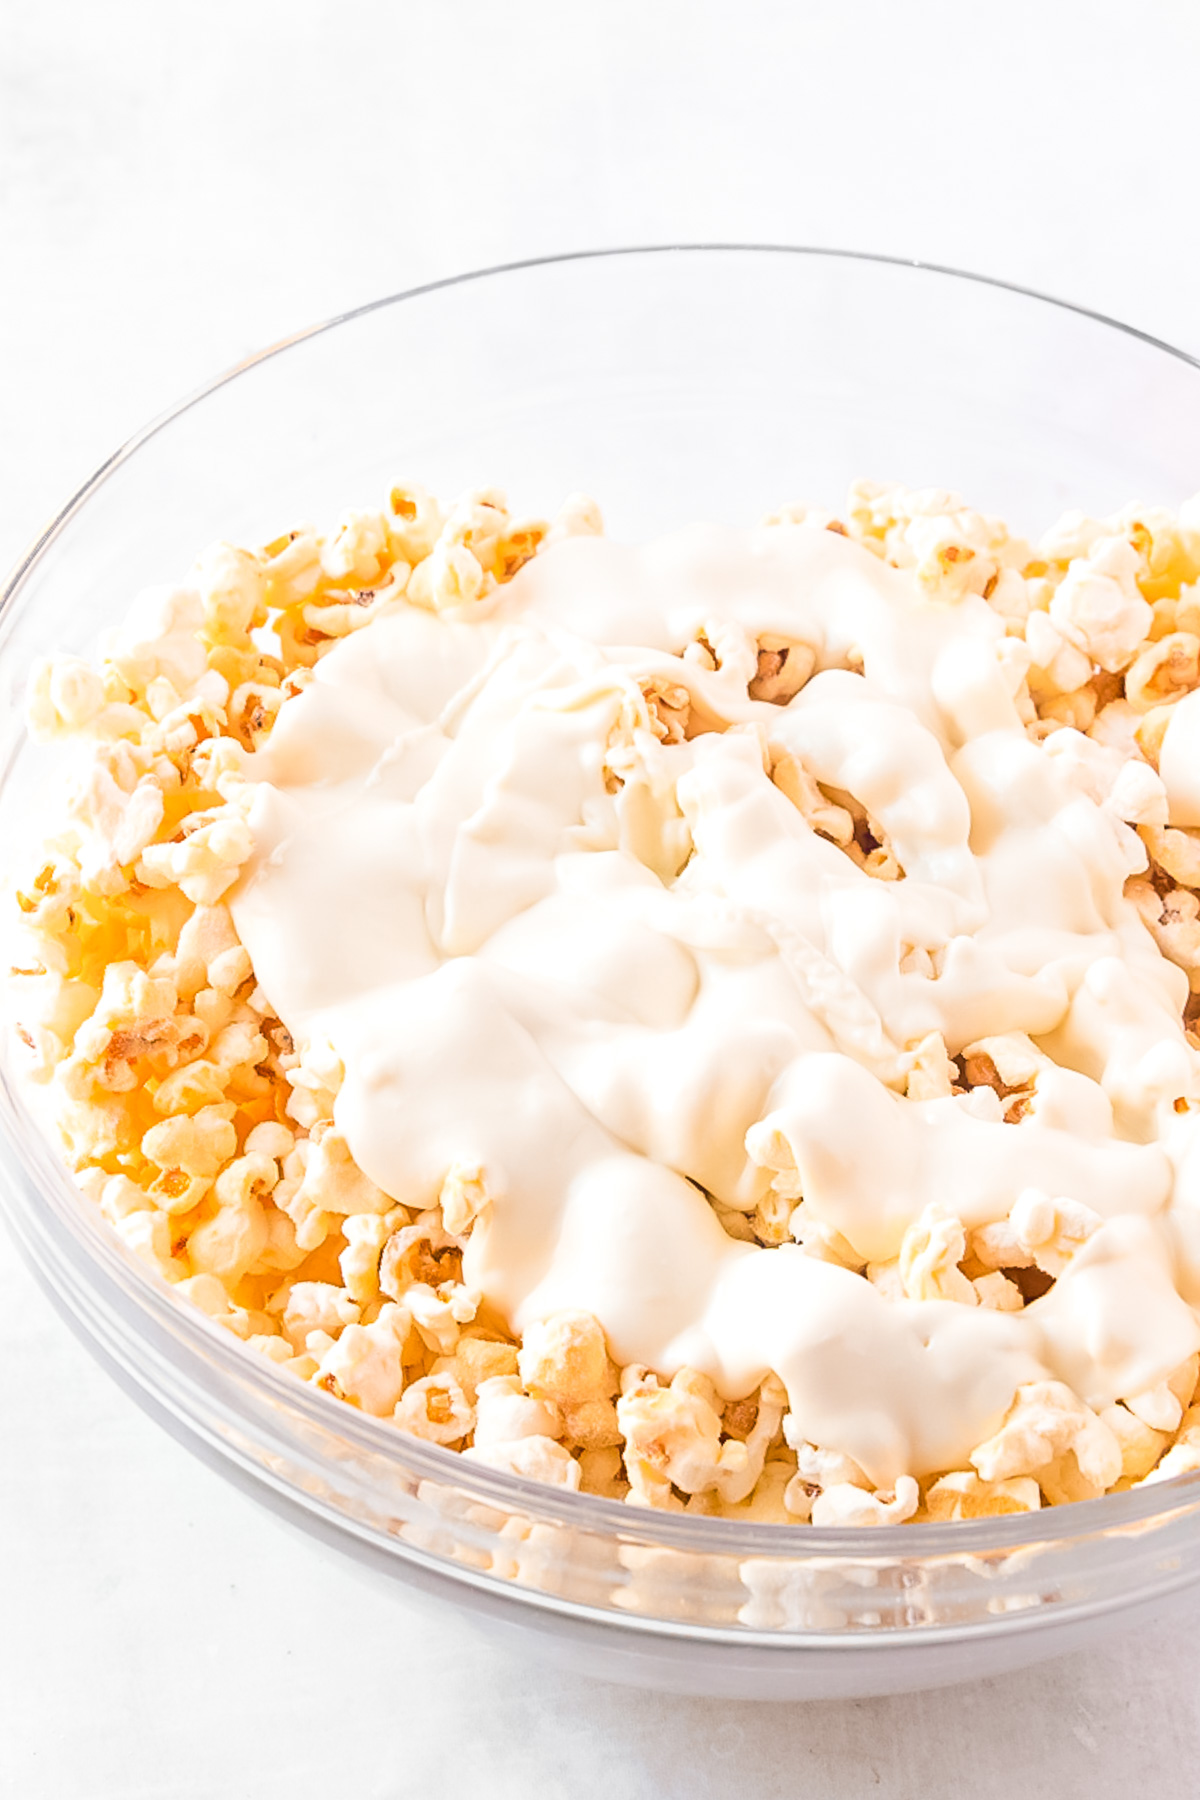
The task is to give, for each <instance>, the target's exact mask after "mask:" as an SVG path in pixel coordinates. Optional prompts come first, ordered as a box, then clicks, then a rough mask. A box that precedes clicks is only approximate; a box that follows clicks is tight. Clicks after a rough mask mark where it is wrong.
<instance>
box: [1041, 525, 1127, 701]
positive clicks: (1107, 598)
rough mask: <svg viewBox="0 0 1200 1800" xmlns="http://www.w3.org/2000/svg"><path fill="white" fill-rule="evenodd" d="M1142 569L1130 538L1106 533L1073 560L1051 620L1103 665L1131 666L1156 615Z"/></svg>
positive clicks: (1052, 606) (1056, 597)
mask: <svg viewBox="0 0 1200 1800" xmlns="http://www.w3.org/2000/svg"><path fill="white" fill-rule="evenodd" d="M1141 568H1142V559H1141V557H1140V556H1139V555H1138V553H1137V551H1136V550H1135V549H1134V548H1133V546H1132V545H1131V544H1130V543H1129V541H1128V539H1126V538H1121V537H1101V538H1097V539H1095V540H1094V541H1093V542H1092V544H1091V546H1090V548H1089V550H1088V553H1087V555H1086V556H1081V557H1075V558H1073V559H1072V561H1071V562H1070V564H1069V565H1068V568H1067V572H1066V574H1065V575H1064V576H1063V578H1062V581H1061V582H1060V583H1059V585H1058V587H1057V588H1056V589H1055V593H1054V598H1053V599H1052V600H1051V602H1050V619H1051V622H1052V623H1053V624H1054V625H1056V626H1057V627H1058V629H1059V631H1060V632H1061V633H1062V635H1063V637H1064V638H1066V639H1067V640H1068V641H1069V642H1070V643H1072V644H1074V645H1076V646H1077V648H1078V649H1080V650H1082V651H1084V652H1085V654H1086V655H1087V656H1088V657H1089V658H1090V659H1091V660H1092V661H1093V662H1096V663H1099V665H1100V667H1101V668H1102V669H1108V670H1111V671H1114V672H1115V671H1117V670H1120V669H1124V668H1126V667H1127V666H1128V664H1129V663H1130V662H1132V660H1133V658H1134V656H1135V654H1136V653H1137V649H1138V646H1139V644H1141V642H1142V641H1143V639H1144V638H1145V637H1146V636H1147V635H1148V633H1149V630H1150V624H1151V617H1152V615H1151V612H1150V608H1149V606H1148V605H1147V603H1146V601H1145V600H1144V599H1143V598H1142V594H1141V590H1140V589H1139V587H1138V584H1137V578H1138V575H1139V573H1140V571H1141Z"/></svg>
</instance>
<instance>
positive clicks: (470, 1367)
mask: <svg viewBox="0 0 1200 1800" xmlns="http://www.w3.org/2000/svg"><path fill="white" fill-rule="evenodd" d="M454 1372H455V1375H456V1376H457V1378H458V1383H459V1386H460V1387H461V1388H462V1391H463V1393H464V1394H465V1395H466V1396H467V1399H468V1400H473V1399H474V1398H475V1395H476V1393H477V1392H478V1390H479V1388H480V1387H482V1386H483V1384H484V1383H485V1382H488V1381H493V1380H498V1379H501V1378H503V1377H507V1376H515V1375H516V1374H517V1346H516V1345H515V1344H507V1343H505V1342H503V1340H500V1339H496V1338H487V1337H479V1336H476V1335H475V1334H474V1333H472V1332H470V1331H463V1332H462V1333H461V1334H460V1336H459V1340H458V1343H457V1344H456V1345H455V1349H454ZM537 1404H539V1405H540V1404H541V1402H538V1403H537ZM556 1416H557V1415H556ZM548 1435H549V1436H551V1437H553V1436H554V1433H553V1432H550V1433H549V1434H548Z"/></svg>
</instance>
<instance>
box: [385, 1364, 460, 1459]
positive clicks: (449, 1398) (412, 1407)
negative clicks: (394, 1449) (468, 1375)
mask: <svg viewBox="0 0 1200 1800" xmlns="http://www.w3.org/2000/svg"><path fill="white" fill-rule="evenodd" d="M392 1417H393V1418H394V1419H395V1421H396V1423H397V1425H399V1427H400V1429H401V1431H407V1432H410V1433H411V1434H412V1436H413V1437H419V1438H425V1439H426V1441H427V1442H428V1443H431V1444H460V1443H461V1442H462V1440H463V1439H464V1438H465V1437H467V1436H468V1435H469V1433H470V1432H471V1430H472V1429H473V1428H474V1425H475V1410H474V1408H473V1407H472V1406H470V1405H469V1404H468V1402H467V1400H466V1397H465V1396H464V1394H463V1391H462V1389H461V1388H460V1387H459V1385H458V1383H457V1381H455V1379H454V1377H453V1375H424V1376H422V1377H421V1378H420V1379H419V1380H418V1381H414V1382H412V1383H411V1385H410V1386H409V1387H407V1388H405V1390H404V1393H403V1394H402V1395H401V1396H400V1399H399V1400H398V1401H397V1402H396V1407H395V1411H394V1412H393V1414H392Z"/></svg>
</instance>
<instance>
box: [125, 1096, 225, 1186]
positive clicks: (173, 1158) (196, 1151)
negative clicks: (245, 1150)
mask: <svg viewBox="0 0 1200 1800" xmlns="http://www.w3.org/2000/svg"><path fill="white" fill-rule="evenodd" d="M232 1114H233V1108H232V1107H231V1106H228V1105H226V1104H224V1103H222V1104H221V1105H219V1106H202V1107H201V1108H200V1111H199V1112H198V1113H195V1114H194V1115H193V1116H192V1117H191V1118H188V1117H187V1116H186V1115H183V1114H181V1115H180V1116H178V1117H177V1118H173V1119H164V1120H163V1122H162V1123H161V1125H152V1126H151V1127H150V1129H149V1131H148V1132H146V1134H145V1136H144V1137H143V1139H142V1155H143V1156H144V1157H146V1159H147V1160H148V1161H149V1162H152V1163H155V1164H157V1166H158V1167H159V1168H160V1169H182V1170H183V1173H184V1174H185V1175H194V1176H197V1177H199V1178H200V1179H202V1180H205V1181H211V1180H212V1178H213V1177H214V1176H215V1175H216V1173H217V1171H218V1169H220V1168H221V1166H222V1165H223V1164H224V1163H226V1162H228V1161H229V1159H230V1157H232V1155H233V1153H234V1151H235V1150H236V1149H237V1132H236V1130H235V1128H234V1125H233V1122H232Z"/></svg>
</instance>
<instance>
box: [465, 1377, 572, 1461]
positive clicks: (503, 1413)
mask: <svg viewBox="0 0 1200 1800" xmlns="http://www.w3.org/2000/svg"><path fill="white" fill-rule="evenodd" d="M475 1407H476V1414H475V1447H476V1449H480V1450H482V1449H488V1448H490V1447H491V1446H493V1445H496V1444H512V1443H515V1442H516V1441H517V1439H518V1438H527V1437H543V1438H555V1439H557V1438H561V1436H562V1433H563V1422H562V1414H561V1413H560V1412H559V1410H558V1408H557V1406H555V1405H554V1403H553V1402H552V1401H549V1400H535V1399H534V1398H533V1397H532V1396H531V1395H529V1394H524V1393H522V1391H521V1383H520V1380H519V1379H518V1377H517V1376H515V1375H496V1376H492V1377H491V1378H489V1379H488V1380H486V1381H482V1382H481V1383H480V1384H479V1386H478V1388H477V1389H476V1395H475Z"/></svg>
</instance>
